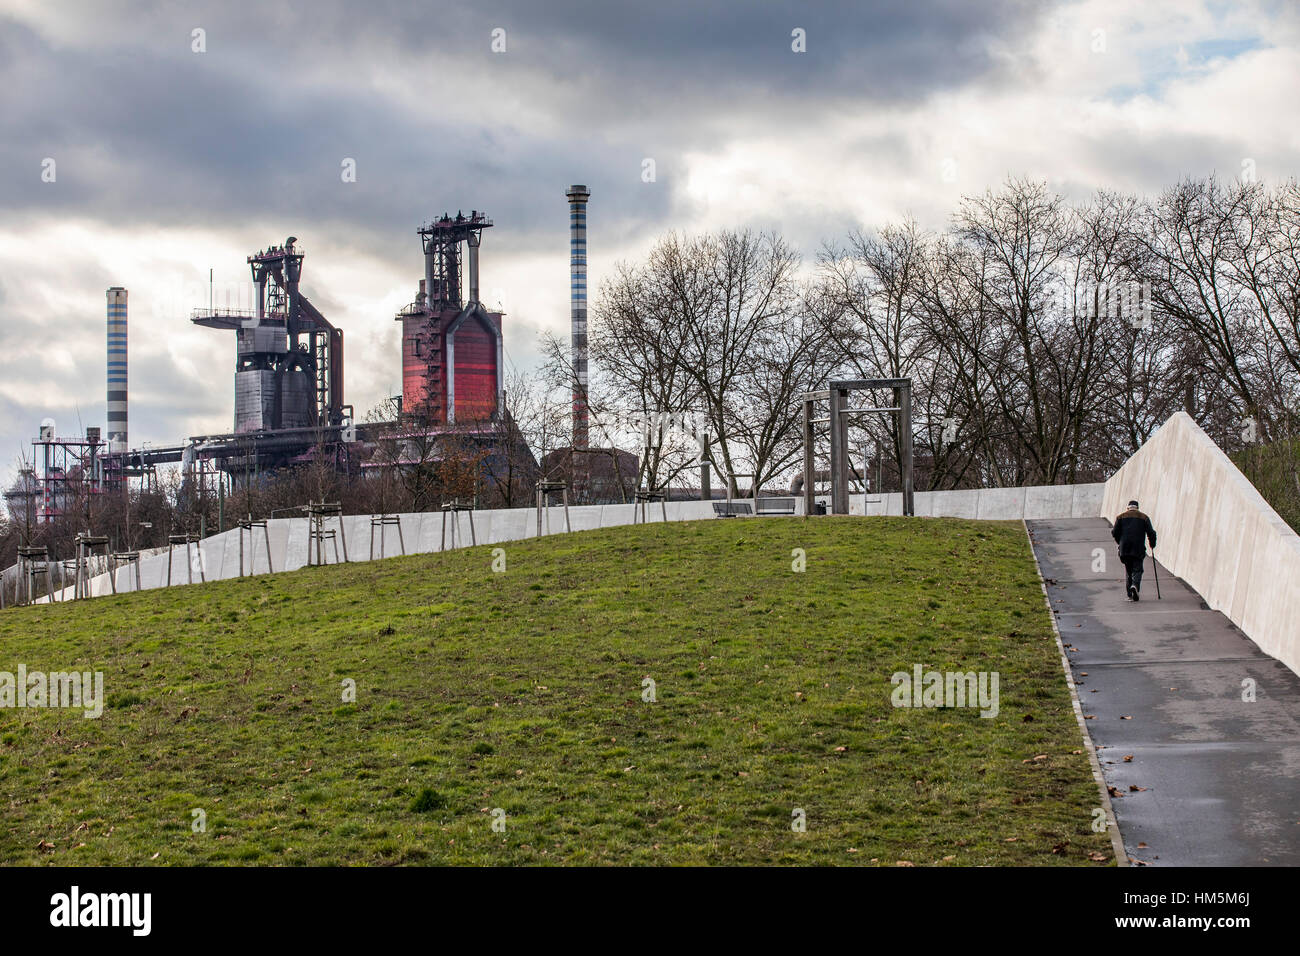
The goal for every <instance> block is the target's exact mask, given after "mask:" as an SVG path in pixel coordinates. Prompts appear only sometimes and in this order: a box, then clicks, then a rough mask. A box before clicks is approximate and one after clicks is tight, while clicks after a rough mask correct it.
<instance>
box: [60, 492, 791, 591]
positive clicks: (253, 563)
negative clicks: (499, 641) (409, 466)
mask: <svg viewBox="0 0 1300 956" xmlns="http://www.w3.org/2000/svg"><path fill="white" fill-rule="evenodd" d="M800 510H802V509H800ZM634 511H635V512H636V520H637V521H640V520H641V517H640V508H639V507H634V506H633V505H630V504H628V505H575V506H573V507H570V508H569V523H570V524H571V525H572V527H573V530H574V531H587V530H594V529H596V528H608V527H613V526H616V525H627V524H631V523H632V520H633V512H634ZM645 513H646V521H647V523H649V524H661V523H662V522H663V520H664V519H663V516H664V508H663V506H661V505H660V504H658V503H655V504H651V505H647V506H646V509H645ZM667 513H668V520H669V521H692V520H695V519H698V518H711V517H712V516H713V505H712V504H711V503H710V502H707V501H670V502H668V506H667ZM399 517H400V519H401V524H402V543H404V544H405V547H406V553H407V554H419V553H429V552H434V551H439V550H441V549H442V547H443V540H444V521H445V536H446V547H447V548H448V549H450V548H451V547H452V544H453V538H452V526H453V524H454V525H455V527H456V536H455V539H454V543H455V546H456V547H457V548H462V547H468V546H469V545H470V516H469V514H468V513H467V512H462V513H460V514H458V515H455V516H453V515H452V514H450V513H448V514H446V516H445V518H444V514H443V512H439V511H430V512H423V513H420V514H404V515H400V516H399ZM473 520H474V540H475V541H477V542H478V544H479V545H486V544H497V543H501V542H506V541H520V540H525V539H527V538H535V537H537V511H536V509H535V508H510V509H499V510H483V511H475V512H474V518H473ZM370 527H371V526H370V516H369V515H347V516H345V517H344V519H343V530H344V533H345V535H346V540H347V552H348V558H349V559H350V560H351V561H353V562H360V561H369V560H370V554H371V550H370V549H371V544H370ZM338 528H339V523H338V522H337V521H336V520H333V519H331V520H330V521H327V522H326V524H325V529H326V531H330V530H333V531H335V532H336V533H337V531H338ZM564 530H565V523H564V509H563V508H560V507H553V508H551V509H549V511H548V513H547V514H545V515H544V516H543V524H542V534H543V535H547V534H563V533H564ZM379 532H380V529H379V528H378V527H376V528H375V543H374V555H375V559H376V560H378V558H379ZM268 533H269V535H270V539H271V554H270V558H271V562H272V565H271V569H272V570H274V571H275V572H277V573H278V572H281V571H296V570H297V569H299V568H302V567H305V566H306V565H307V563H308V553H307V552H308V544H309V535H310V532H309V528H308V520H307V519H306V518H276V519H273V520H271V521H270V522H268V526H267V531H266V532H263V531H262V529H260V528H257V529H254V530H253V531H252V532H251V533H250V532H247V531H246V532H244V537H243V547H244V573H245V574H254V573H256V574H266V573H267V572H268V566H267V549H266V536H267V534H268ZM337 540H338V558H337V559H336V557H335V552H334V545H333V544H332V543H330V542H329V541H328V540H327V541H326V542H325V543H324V559H325V563H326V564H335V563H337V562H338V560H340V559H341V558H342V555H343V539H341V538H339V539H337ZM239 546H240V540H239V531H238V530H232V531H227V532H225V533H223V534H219V535H213V536H212V537H210V538H205V539H204V540H203V542H202V543H201V545H198V546H196V547H195V548H194V549H193V551H192V553H198V554H200V555H201V556H202V557H201V558H195V559H194V562H195V563H194V567H193V580H194V582H195V583H196V584H197V583H198V582H199V580H200V577H202V579H203V580H205V581H218V580H222V579H225V578H235V577H238V576H239ZM401 553H402V549H401V546H400V545H399V542H398V537H397V529H396V528H395V527H392V526H390V527H388V528H387V529H386V538H385V543H384V556H385V557H388V558H392V557H397V556H398V555H400V554H401ZM315 557H316V553H315V549H314V548H313V549H312V554H311V560H312V561H315ZM200 561H201V565H200V563H199V562H200ZM200 566H201V567H202V575H200V571H199V568H200ZM171 580H172V586H173V587H175V586H179V585H182V584H188V583H189V581H190V569H189V567H188V565H187V564H186V558H185V549H184V548H183V547H180V546H178V547H177V548H176V549H175V551H174V553H173V555H172V579H171ZM90 583H91V594H92V595H93V596H95V597H100V596H103V595H109V594H112V593H113V582H111V581H110V580H109V576H108V575H107V574H101V575H99V576H97V577H94V578H92V579H91V582H90ZM140 587H141V590H150V589H153V588H162V587H167V549H165V548H163V549H160V550H159V551H156V552H150V553H147V554H143V555H142V556H141V560H140ZM117 590H118V593H123V592H130V591H134V590H136V583H135V568H134V567H127V566H123V567H120V568H118V570H117ZM72 593H73V589H72V588H71V587H68V588H67V589H65V590H63V591H60V592H57V593H56V600H59V601H64V600H70V599H71V598H72ZM38 603H45V602H44V600H43V599H42V600H41V601H38Z"/></svg>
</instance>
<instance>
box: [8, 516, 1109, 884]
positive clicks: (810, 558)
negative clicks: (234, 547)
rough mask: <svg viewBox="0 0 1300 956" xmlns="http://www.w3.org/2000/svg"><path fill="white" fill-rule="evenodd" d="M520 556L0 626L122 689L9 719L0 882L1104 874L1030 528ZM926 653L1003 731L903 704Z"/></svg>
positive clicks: (537, 547) (30, 614)
mask: <svg viewBox="0 0 1300 956" xmlns="http://www.w3.org/2000/svg"><path fill="white" fill-rule="evenodd" d="M504 547H505V549H506V552H507V570H506V571H505V573H501V574H495V573H492V572H491V570H490V566H491V563H492V553H491V548H490V547H478V548H472V549H466V550H461V551H456V552H450V553H447V554H441V555H423V556H416V557H410V558H397V559H390V560H388V561H383V562H377V563H373V564H362V565H351V566H345V567H330V568H324V569H320V568H317V569H307V570H303V571H299V572H295V573H292V574H281V575H276V576H263V577H259V578H255V579H245V580H242V581H226V582H219V583H215V584H208V585H198V586H193V587H178V588H175V589H172V590H171V591H168V592H161V591H154V592H146V593H144V594H137V595H127V596H121V597H116V598H101V599H96V600H94V601H89V602H81V603H79V604H68V605H58V606H55V607H41V608H21V609H17V610H10V611H8V612H5V613H4V614H0V648H2V650H0V670H8V671H16V669H17V665H18V664H19V663H20V662H22V663H24V664H26V665H27V667H28V668H29V670H36V669H44V670H65V669H69V668H73V667H76V668H82V669H93V670H101V671H103V672H104V675H105V688H106V691H107V693H108V695H109V698H110V701H109V706H107V707H106V708H105V709H104V713H103V716H102V718H101V719H98V720H88V719H85V718H83V717H82V716H81V712H80V711H76V712H74V711H68V710H30V709H29V710H16V709H7V710H0V800H3V802H4V814H3V821H0V863H3V864H45V863H52V864H129V865H136V864H149V863H150V862H151V861H152V862H153V863H155V864H288V865H293V864H345V863H347V864H396V863H415V864H561V863H564V864H616V863H617V864H805V863H813V864H872V863H876V864H879V865H894V864H896V863H897V862H899V861H908V862H911V863H915V864H917V865H925V864H935V863H941V864H947V865H971V864H1082V865H1090V866H1098V865H1105V863H1107V862H1110V861H1111V855H1110V844H1109V841H1108V839H1107V837H1106V836H1105V835H1104V834H1100V835H1099V834H1095V833H1093V832H1092V830H1091V828H1090V823H1091V821H1092V809H1093V807H1095V806H1096V805H1097V803H1098V794H1097V790H1096V786H1095V784H1094V783H1093V780H1092V777H1091V774H1090V771H1089V765H1088V761H1087V757H1086V755H1084V754H1083V753H1082V752H1081V741H1080V738H1079V731H1078V727H1077V724H1076V723H1075V719H1074V716H1073V713H1072V710H1071V705H1070V700H1069V695H1068V691H1067V688H1066V686H1065V683H1064V680H1063V677H1062V673H1061V665H1060V659H1059V655H1058V651H1057V648H1056V645H1055V642H1054V639H1053V636H1052V630H1051V624H1050V620H1049V618H1048V613H1047V611H1046V609H1045V608H1044V604H1043V596H1042V592H1041V590H1040V587H1039V582H1038V578H1037V575H1036V572H1035V570H1034V564H1033V560H1032V556H1031V553H1030V551H1029V547H1028V543H1027V541H1026V538H1025V533H1024V530H1023V528H1022V527H1021V525H1020V524H1019V523H1012V522H1006V523H989V522H979V523H977V522H969V521H936V520H927V519H920V520H917V519H910V520H905V519H873V520H870V521H866V520H862V519H846V518H826V519H819V520H816V521H807V522H806V521H802V520H795V519H781V518H776V519H745V520H735V521H706V522H692V523H686V524H676V523H674V524H671V525H668V526H664V525H650V526H648V527H636V528H614V529H607V530H603V531H596V532H584V533H579V534H573V535H568V536H556V537H551V538H547V539H544V540H542V541H528V542H517V543H511V544H507V545H505V546H504ZM794 548H803V549H805V550H806V552H807V570H806V572H804V573H795V572H793V571H792V570H791V562H792V556H791V552H792V549H794ZM918 663H919V664H922V665H924V666H925V667H926V668H927V669H929V668H934V669H938V670H962V671H966V670H974V671H982V670H987V671H991V670H996V671H998V672H999V674H1000V678H1001V687H1000V690H1001V713H1000V714H999V716H998V717H996V718H994V719H984V718H981V717H979V716H978V713H977V711H975V710H970V709H955V708H954V709H905V708H895V707H893V706H891V703H890V697H891V690H892V688H891V685H890V675H891V674H892V673H893V672H895V671H899V670H903V671H910V670H911V668H912V666H913V665H914V664H918ZM647 677H649V678H651V679H652V680H653V681H654V682H655V685H656V686H655V689H656V696H657V701H656V702H653V703H647V702H644V701H643V699H642V694H643V680H644V679H645V678H647ZM345 679H351V680H354V681H355V682H356V688H357V690H356V701H355V703H346V702H344V700H343V693H344V691H343V686H342V684H343V682H344V681H345ZM795 808H800V809H802V810H803V811H804V812H805V814H806V819H807V830H806V832H802V833H797V832H794V831H792V828H791V820H792V814H793V811H794V810H795ZM195 809H201V810H203V811H204V812H205V814H206V831H205V832H197V833H196V832H194V831H193V828H192V826H191V823H192V819H193V817H192V811H193V810H195ZM494 811H497V812H496V813H494ZM502 812H503V813H504V817H502V816H501V813H502ZM494 819H504V823H505V830H504V832H494V831H493V827H492V824H493V821H494ZM1089 854H1095V855H1104V856H1103V857H1101V858H1100V859H1099V860H1098V861H1093V860H1090V859H1089Z"/></svg>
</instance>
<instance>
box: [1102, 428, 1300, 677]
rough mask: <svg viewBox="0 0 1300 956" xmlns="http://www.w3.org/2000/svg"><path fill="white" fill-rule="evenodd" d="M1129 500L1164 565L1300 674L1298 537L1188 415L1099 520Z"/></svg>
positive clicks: (1150, 451) (1128, 470)
mask: <svg viewBox="0 0 1300 956" xmlns="http://www.w3.org/2000/svg"><path fill="white" fill-rule="evenodd" d="M1130 499H1137V501H1138V503H1139V505H1140V506H1141V508H1142V510H1143V511H1144V512H1146V514H1147V515H1149V516H1150V518H1151V521H1152V524H1154V525H1155V529H1156V544H1157V547H1156V553H1157V555H1158V556H1159V558H1160V563H1161V564H1162V565H1164V566H1165V567H1167V568H1168V569H1169V570H1170V571H1172V572H1173V573H1174V574H1176V575H1178V576H1179V577H1180V578H1182V579H1183V580H1184V581H1186V582H1187V583H1188V584H1189V585H1191V587H1193V588H1195V589H1196V591H1197V592H1198V593H1199V594H1200V595H1201V597H1203V598H1204V599H1205V602H1206V603H1207V604H1209V606H1210V607H1212V608H1214V609H1215V610H1216V611H1222V612H1223V613H1224V614H1225V615H1227V617H1228V618H1229V619H1230V620H1231V621H1232V622H1233V623H1234V624H1236V625H1237V626H1238V627H1239V628H1241V630H1242V631H1243V632H1244V633H1245V634H1246V636H1247V637H1249V638H1250V639H1251V640H1253V641H1254V642H1255V643H1256V644H1258V645H1259V647H1260V649H1261V650H1263V651H1264V653H1266V654H1271V655H1272V656H1273V657H1276V658H1277V659H1278V660H1280V661H1281V662H1282V663H1284V664H1286V666H1287V667H1289V668H1291V670H1293V671H1295V672H1297V673H1300V536H1298V535H1297V534H1296V533H1295V532H1294V531H1293V530H1291V528H1290V527H1288V526H1287V524H1286V522H1285V521H1283V520H1282V519H1281V518H1280V517H1278V514H1277V512H1276V511H1274V510H1273V509H1272V508H1271V507H1269V504H1268V502H1266V501H1265V500H1264V498H1263V496H1261V495H1260V493H1259V492H1258V491H1256V490H1255V486H1254V485H1252V484H1251V483H1250V480H1249V479H1248V478H1246V476H1245V475H1243V474H1242V473H1241V472H1240V471H1238V470H1237V467H1236V465H1234V464H1233V463H1232V462H1231V461H1230V460H1229V458H1228V456H1227V455H1225V454H1224V453H1223V452H1222V450H1220V448H1219V446H1218V445H1216V444H1215V443H1214V442H1213V441H1211V440H1210V438H1209V436H1208V435H1206V434H1205V432H1203V431H1202V430H1201V428H1200V426H1198V425H1197V424H1196V422H1195V421H1193V420H1192V418H1191V417H1190V416H1188V415H1187V414H1186V413H1185V412H1178V413H1177V414H1175V415H1174V416H1173V417H1171V418H1170V419H1169V421H1167V422H1165V424H1164V425H1163V426H1161V428H1160V430H1159V431H1158V432H1156V434H1155V435H1154V436H1152V437H1151V439H1150V440H1149V441H1147V443H1146V444H1145V445H1143V446H1142V447H1141V448H1140V449H1138V451H1137V452H1136V453H1135V454H1134V455H1133V457H1132V458H1130V459H1129V460H1128V461H1127V462H1125V463H1124V466H1123V467H1122V468H1120V470H1119V471H1117V472H1116V473H1115V475H1114V477H1112V478H1111V479H1110V481H1108V482H1106V492H1105V495H1104V497H1103V501H1102V506H1101V509H1100V513H1101V515H1102V516H1103V517H1105V518H1108V519H1110V520H1111V521H1114V520H1115V518H1116V516H1117V515H1119V513H1120V512H1121V511H1123V510H1124V508H1125V506H1126V505H1127V503H1128V501H1129V500H1130Z"/></svg>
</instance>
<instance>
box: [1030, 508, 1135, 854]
mask: <svg viewBox="0 0 1300 956" xmlns="http://www.w3.org/2000/svg"><path fill="white" fill-rule="evenodd" d="M1020 525H1021V527H1023V528H1024V529H1025V542H1026V543H1027V544H1028V545H1029V553H1030V555H1032V556H1033V559H1034V571H1035V573H1037V574H1038V585H1039V587H1040V588H1042V590H1043V606H1044V607H1046V608H1047V617H1048V620H1050V621H1051V622H1052V635H1053V636H1054V637H1055V638H1056V649H1057V651H1058V652H1059V653H1060V655H1061V670H1062V671H1064V672H1065V686H1066V687H1068V688H1069V689H1070V704H1071V706H1072V707H1074V719H1075V722H1076V723H1078V725H1079V734H1080V735H1081V736H1082V737H1083V746H1084V749H1085V750H1087V751H1088V763H1090V764H1091V765H1092V779H1093V780H1095V781H1096V782H1097V791H1098V793H1099V794H1100V795H1101V806H1102V809H1103V810H1105V811H1106V829H1107V830H1109V831H1110V847H1111V852H1113V853H1114V854H1115V865H1116V866H1128V865H1129V862H1128V850H1126V849H1125V848H1124V838H1123V837H1122V836H1120V832H1119V821H1118V820H1117V819H1116V818H1115V808H1114V807H1113V806H1112V805H1111V802H1110V791H1109V790H1107V789H1106V776H1105V774H1103V773H1102V772H1101V760H1100V759H1099V758H1098V757H1097V746H1096V744H1094V743H1093V742H1092V734H1090V733H1089V732H1088V723H1087V721H1085V720H1084V719H1083V705H1082V704H1080V703H1079V691H1078V689H1077V688H1076V687H1075V686H1074V674H1073V672H1072V671H1071V670H1070V658H1069V657H1068V656H1067V655H1066V653H1065V642H1064V641H1063V640H1061V630H1060V628H1058V627H1057V626H1056V615H1055V614H1054V613H1052V601H1051V599H1050V598H1049V597H1048V596H1047V582H1046V581H1044V580H1043V569H1042V568H1041V567H1040V566H1039V564H1038V554H1037V553H1036V552H1035V551H1034V539H1033V537H1032V536H1031V535H1030V534H1029V523H1028V522H1027V521H1024V520H1022V521H1021V522H1020Z"/></svg>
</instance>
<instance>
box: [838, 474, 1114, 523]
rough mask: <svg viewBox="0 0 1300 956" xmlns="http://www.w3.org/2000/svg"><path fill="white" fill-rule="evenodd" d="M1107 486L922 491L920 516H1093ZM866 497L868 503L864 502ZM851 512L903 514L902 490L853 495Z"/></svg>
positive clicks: (999, 518)
mask: <svg viewBox="0 0 1300 956" xmlns="http://www.w3.org/2000/svg"><path fill="white" fill-rule="evenodd" d="M1105 487H1106V486H1105V485H1104V484H1101V483H1100V482H1098V483H1097V484H1089V485H1041V486H1035V487H1030V488H973V489H970V490H967V491H918V492H916V494H915V501H916V515H917V517H919V518H973V519H977V520H980V521H1019V520H1020V519H1022V518H1031V519H1032V518H1091V517H1094V516H1095V515H1096V514H1097V509H1098V508H1099V507H1100V506H1101V496H1102V491H1103V490H1104V489H1105ZM864 498H865V502H864ZM849 513H850V514H857V515H860V514H866V515H901V514H902V513H903V496H902V494H901V493H898V492H895V493H893V494H885V495H866V496H864V495H851V496H850V497H849Z"/></svg>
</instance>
